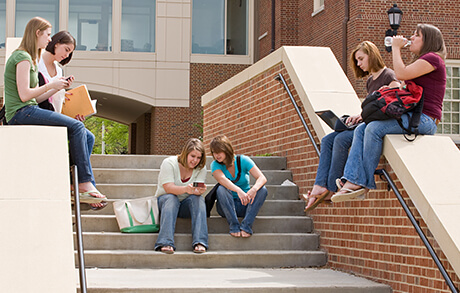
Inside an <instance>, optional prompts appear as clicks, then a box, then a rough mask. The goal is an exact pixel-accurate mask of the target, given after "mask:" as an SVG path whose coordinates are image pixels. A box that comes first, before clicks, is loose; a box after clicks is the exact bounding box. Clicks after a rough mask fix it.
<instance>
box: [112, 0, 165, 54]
mask: <svg viewBox="0 0 460 293" xmlns="http://www.w3.org/2000/svg"><path fill="white" fill-rule="evenodd" d="M155 2H156V1H154V0H153V1H152V0H123V2H122V3H123V4H122V10H121V51H123V52H133V51H134V52H155Z"/></svg>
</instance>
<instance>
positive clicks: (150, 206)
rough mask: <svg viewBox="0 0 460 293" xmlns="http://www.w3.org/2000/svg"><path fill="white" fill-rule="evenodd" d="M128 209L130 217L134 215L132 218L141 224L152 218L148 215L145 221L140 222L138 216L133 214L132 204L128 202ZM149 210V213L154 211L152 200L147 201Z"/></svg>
mask: <svg viewBox="0 0 460 293" xmlns="http://www.w3.org/2000/svg"><path fill="white" fill-rule="evenodd" d="M125 204H126V208H127V209H128V215H132V217H133V218H134V219H135V220H136V221H137V222H139V223H144V222H145V221H147V220H148V219H149V217H150V213H148V214H147V218H146V219H145V220H139V219H138V218H137V217H136V215H135V214H134V212H133V208H132V206H131V202H129V201H127V202H126V203H125ZM130 209H131V212H129V210H130ZM147 209H148V211H150V212H151V211H152V203H151V202H150V200H148V201H147ZM131 226H132V223H131Z"/></svg>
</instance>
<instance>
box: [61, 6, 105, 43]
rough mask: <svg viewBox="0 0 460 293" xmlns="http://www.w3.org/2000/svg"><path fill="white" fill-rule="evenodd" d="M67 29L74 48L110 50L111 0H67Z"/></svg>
mask: <svg viewBox="0 0 460 293" xmlns="http://www.w3.org/2000/svg"><path fill="white" fill-rule="evenodd" d="M69 31H70V33H71V34H72V35H73V36H75V39H76V40H77V46H76V50H81V51H112V0H69Z"/></svg>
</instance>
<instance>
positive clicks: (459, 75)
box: [437, 62, 460, 139]
mask: <svg viewBox="0 0 460 293" xmlns="http://www.w3.org/2000/svg"><path fill="white" fill-rule="evenodd" d="M446 63H447V64H446V70H447V85H446V95H445V96H444V103H443V109H442V120H441V123H440V124H439V125H438V131H437V133H439V134H447V135H450V136H452V137H456V138H459V139H460V64H458V65H450V66H449V62H446Z"/></svg>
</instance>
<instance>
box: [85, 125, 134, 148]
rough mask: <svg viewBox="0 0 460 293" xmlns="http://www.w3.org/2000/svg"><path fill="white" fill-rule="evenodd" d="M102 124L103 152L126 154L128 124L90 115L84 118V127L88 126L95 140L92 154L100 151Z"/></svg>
mask: <svg viewBox="0 0 460 293" xmlns="http://www.w3.org/2000/svg"><path fill="white" fill-rule="evenodd" d="M103 124H104V128H105V132H104V143H105V151H104V153H105V154H127V153H128V139H129V131H128V126H127V125H124V124H121V123H118V122H115V121H112V120H107V119H103V118H99V117H94V116H92V117H90V118H88V119H86V120H85V125H86V128H88V129H89V130H90V131H91V132H92V133H93V134H94V136H96V140H95V143H94V148H93V154H101V153H102V129H103V127H102V125H103Z"/></svg>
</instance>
